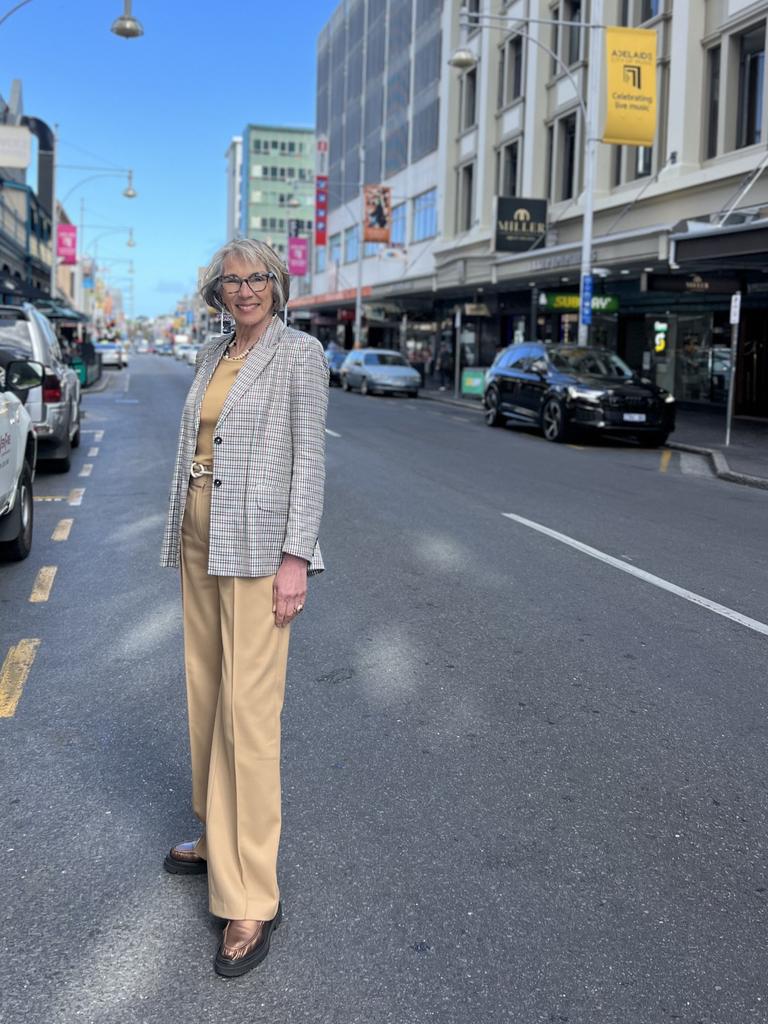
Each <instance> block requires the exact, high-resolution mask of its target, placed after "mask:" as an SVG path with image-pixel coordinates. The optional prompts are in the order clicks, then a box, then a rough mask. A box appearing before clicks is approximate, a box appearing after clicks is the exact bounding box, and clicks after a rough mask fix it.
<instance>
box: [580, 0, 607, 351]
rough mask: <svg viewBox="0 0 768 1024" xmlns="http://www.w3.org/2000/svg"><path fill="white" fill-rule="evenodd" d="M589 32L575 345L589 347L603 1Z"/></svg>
mask: <svg viewBox="0 0 768 1024" xmlns="http://www.w3.org/2000/svg"><path fill="white" fill-rule="evenodd" d="M589 20H590V23H591V27H590V30H589V77H588V84H587V117H586V118H585V122H586V123H585V125H584V131H585V132H586V136H587V138H586V151H585V156H584V221H583V224H582V233H581V276H580V287H579V296H580V300H579V345H588V344H589V328H590V326H591V324H592V234H593V226H594V209H595V195H594V193H595V178H596V176H597V146H598V141H599V140H598V135H597V132H598V116H599V113H600V84H601V73H602V63H603V61H602V53H603V47H602V39H601V37H600V30H601V27H602V22H603V0H592V10H591V12H590V18H589Z"/></svg>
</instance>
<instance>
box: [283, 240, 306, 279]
mask: <svg viewBox="0 0 768 1024" xmlns="http://www.w3.org/2000/svg"><path fill="white" fill-rule="evenodd" d="M288 273H289V274H291V276H293V277H304V275H305V274H308V273H309V239H308V238H289V239H288Z"/></svg>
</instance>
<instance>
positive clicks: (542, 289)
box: [297, 0, 768, 417]
mask: <svg viewBox="0 0 768 1024" xmlns="http://www.w3.org/2000/svg"><path fill="white" fill-rule="evenodd" d="M464 9H465V11H467V12H468V13H469V15H470V17H472V16H474V15H479V16H480V18H479V23H478V24H477V25H476V27H474V28H471V29H469V30H467V29H466V28H462V27H461V25H460V3H459V0H344V2H343V3H341V4H339V6H338V7H337V9H336V11H335V12H334V14H333V16H332V17H331V19H330V21H329V22H328V24H327V25H326V26H325V28H324V29H323V31H322V33H321V35H320V38H319V40H318V68H317V74H318V86H317V102H318V109H317V130H318V136H323V137H327V139H328V169H327V173H328V178H329V182H328V189H329V216H328V232H327V235H328V239H327V245H326V246H325V247H323V249H321V250H320V249H319V250H317V251H316V252H315V253H314V261H313V278H312V288H311V295H310V296H308V297H305V298H304V299H303V300H302V301H301V304H300V305H301V310H300V311H301V312H303V313H304V314H305V315H308V316H310V317H312V320H313V323H314V324H315V328H316V330H317V331H318V333H323V332H325V334H326V336H327V335H328V334H329V333H332V334H334V335H336V336H338V337H342V336H343V337H344V338H345V340H346V342H347V343H348V344H350V343H351V332H350V328H349V327H348V326H346V325H348V324H349V322H350V320H351V319H352V317H353V316H354V314H353V308H354V302H355V296H356V293H357V281H358V274H359V273H361V289H360V291H361V293H362V295H363V301H364V310H365V326H364V337H363V340H364V341H367V342H368V343H373V344H388V345H392V344H397V345H400V346H402V347H403V348H404V349H405V350H407V351H410V350H412V349H414V348H415V347H420V346H423V345H428V346H429V347H430V348H431V349H432V351H433V352H434V351H435V350H436V349H437V347H438V346H439V345H440V344H442V343H448V344H451V345H454V344H455V343H456V340H457V339H456V333H457V332H458V334H459V341H460V345H461V352H462V359H463V361H464V362H465V363H467V364H468V365H479V366H487V365H488V364H489V363H490V361H491V360H492V358H493V355H494V353H495V352H496V351H497V350H498V347H499V346H501V345H505V344H508V343H509V342H511V341H513V340H523V339H526V338H530V337H533V336H536V337H538V338H540V339H543V340H551V341H566V342H571V341H575V338H576V332H577V327H578V318H579V309H578V302H579V299H578V291H579V288H578V277H579V267H580V258H581V252H580V247H581V237H582V221H583V210H584V195H583V188H584V160H583V153H584V149H585V126H584V118H583V115H582V105H581V102H580V100H583V101H585V102H589V101H590V100H591V101H592V102H598V103H599V104H600V119H599V120H600V124H601V125H602V122H603V115H604V108H605V101H604V97H603V95H602V93H603V92H604V90H603V89H601V95H600V96H599V97H597V98H595V97H589V96H588V94H587V93H588V90H587V81H588V71H589V58H590V53H589V39H588V33H587V31H586V29H585V28H584V27H583V26H581V27H580V26H579V25H573V24H571V25H563V24H557V22H558V21H560V22H580V21H582V20H584V19H587V18H588V17H589V15H590V3H589V2H587V0H511V2H500V0H470V2H469V3H468V4H466V5H465V8H464ZM488 16H496V17H495V19H494V20H491V19H490V18H489V17H488ZM767 18H768V3H767V2H763V0H758V2H754V0H700V2H697V3H684V2H682V0H674V2H673V0H605V3H604V17H603V22H604V23H605V24H609V25H611V24H612V25H626V26H637V27H642V28H646V29H652V30H654V31H655V32H656V34H657V42H658V48H657V63H656V85H657V94H658V122H657V131H656V136H655V142H654V145H653V146H652V147H648V148H642V147H630V146H615V145H607V144H601V145H600V146H599V147H598V149H599V152H598V163H597V178H596V182H595V189H594V209H595V213H594V242H593V251H592V267H593V272H594V275H595V300H594V302H593V311H594V312H593V324H592V327H591V340H592V341H594V342H597V343H599V344H602V345H607V346H609V347H611V348H612V349H614V350H615V351H617V352H618V353H619V354H620V355H622V356H623V357H624V358H625V359H626V360H627V362H629V363H630V364H631V365H632V366H633V367H635V368H636V369H638V370H641V371H643V372H644V373H645V374H647V375H651V376H653V377H655V378H656V379H657V380H658V382H659V383H661V384H663V385H665V386H667V387H670V389H671V390H673V391H674V392H675V394H676V395H677V396H678V398H679V399H681V400H683V401H687V402H692V403H711V404H715V405H718V404H721V403H722V402H724V400H725V396H726V394H727V387H728V383H729V379H730V374H731V368H732V364H733V354H732V350H731V332H730V324H729V316H728V312H729V306H730V298H731V294H732V293H733V292H734V291H736V290H739V291H741V293H742V296H743V304H742V310H743V312H742V320H741V325H740V328H739V330H740V334H739V364H738V369H737V373H736V382H735V394H736V408H737V411H738V412H740V413H741V414H742V415H754V416H760V417H764V416H768V316H766V311H767V310H768V276H767V275H766V270H768V250H767V249H766V242H768V174H766V173H763V172H764V171H765V170H766V168H767V167H768V149H767V148H766V139H768V134H767V133H768V104H767V103H766V102H765V98H766V97H765V92H766V80H765V74H764V66H765V44H766V19H767ZM521 33H522V34H521ZM601 45H602V42H601ZM459 46H462V47H464V48H466V49H468V50H469V51H471V53H473V54H474V56H475V57H476V63H474V65H473V66H469V67H466V68H465V69H464V70H457V69H456V68H454V67H452V66H451V65H450V64H449V63H448V61H449V59H450V58H451V56H452V54H453V53H454V51H455V50H456V49H457V47H459ZM361 182H362V183H368V184H373V183H377V184H378V183H384V184H386V185H388V186H389V187H390V188H391V190H392V207H393V209H392V220H391V227H392V233H391V242H390V245H389V246H388V247H383V246H373V245H367V246H366V247H365V249H364V251H363V254H362V257H361V260H360V266H358V253H359V224H360V222H361V207H362V200H361V194H360V184H361ZM499 198H502V199H503V198H507V199H510V200H514V199H518V200H520V202H521V207H522V206H523V201H525V200H546V202H547V212H546V222H545V223H546V228H545V231H544V232H543V233H542V234H541V235H540V236H539V237H538V238H537V239H536V240H535V241H534V242H533V243H532V244H531V246H530V248H529V249H528V250H527V251H518V252H507V251H503V250H502V249H500V248H499V247H498V246H497V240H498V237H497V236H498V232H497V217H496V210H497V204H498V201H499ZM513 205H514V204H513ZM298 305H299V304H297V307H298ZM457 314H458V315H457Z"/></svg>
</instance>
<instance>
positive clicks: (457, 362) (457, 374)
mask: <svg viewBox="0 0 768 1024" xmlns="http://www.w3.org/2000/svg"><path fill="white" fill-rule="evenodd" d="M453 323H454V326H455V328H456V345H455V346H454V353H453V397H454V398H458V397H459V384H460V381H461V306H457V307H456V314H455V316H454V320H453Z"/></svg>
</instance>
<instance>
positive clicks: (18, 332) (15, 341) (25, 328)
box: [0, 316, 32, 352]
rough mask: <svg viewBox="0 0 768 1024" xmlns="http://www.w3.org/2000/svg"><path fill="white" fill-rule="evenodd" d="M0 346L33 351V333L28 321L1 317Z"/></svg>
mask: <svg viewBox="0 0 768 1024" xmlns="http://www.w3.org/2000/svg"><path fill="white" fill-rule="evenodd" d="M0 345H2V346H3V347H4V348H11V347H12V346H13V347H15V348H22V349H24V351H25V352H31V351H32V332H31V331H30V329H29V324H28V323H27V321H26V320H16V319H13V320H10V319H8V318H7V317H3V316H0Z"/></svg>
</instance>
